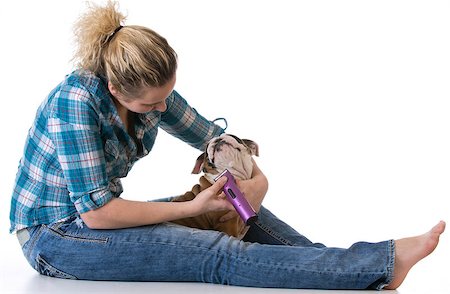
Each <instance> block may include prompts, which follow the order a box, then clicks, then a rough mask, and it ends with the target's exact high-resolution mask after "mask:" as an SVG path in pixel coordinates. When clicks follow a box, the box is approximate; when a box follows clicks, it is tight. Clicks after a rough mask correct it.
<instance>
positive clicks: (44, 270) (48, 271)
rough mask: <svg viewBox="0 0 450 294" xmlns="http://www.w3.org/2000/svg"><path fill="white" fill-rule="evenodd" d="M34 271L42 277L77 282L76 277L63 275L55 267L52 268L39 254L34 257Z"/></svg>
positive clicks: (63, 273)
mask: <svg viewBox="0 0 450 294" xmlns="http://www.w3.org/2000/svg"><path fill="white" fill-rule="evenodd" d="M36 270H37V271H38V272H39V273H40V274H41V275H44V276H49V277H54V278H60V279H70V280H77V277H75V276H73V275H70V274H68V273H65V272H63V271H61V270H59V269H57V268H56V267H54V266H52V265H51V264H50V263H48V262H47V261H46V260H45V259H44V258H43V257H42V256H41V255H39V254H38V255H37V257H36Z"/></svg>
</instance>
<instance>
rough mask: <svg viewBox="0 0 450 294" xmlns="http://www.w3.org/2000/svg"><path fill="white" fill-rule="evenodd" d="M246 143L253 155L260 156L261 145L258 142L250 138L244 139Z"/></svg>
mask: <svg viewBox="0 0 450 294" xmlns="http://www.w3.org/2000/svg"><path fill="white" fill-rule="evenodd" d="M242 141H243V142H244V143H245V145H246V146H247V147H248V148H250V151H251V153H252V155H256V156H259V147H258V144H256V143H255V142H253V141H252V140H249V139H242Z"/></svg>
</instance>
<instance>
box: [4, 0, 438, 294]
mask: <svg viewBox="0 0 450 294" xmlns="http://www.w3.org/2000/svg"><path fill="white" fill-rule="evenodd" d="M123 21H124V17H123V15H121V14H120V13H119V12H117V11H116V5H115V4H114V3H112V2H110V3H108V4H107V5H106V6H105V7H97V6H93V7H92V8H91V9H90V10H89V11H88V12H87V13H86V14H85V15H83V16H82V17H81V18H80V20H79V22H78V23H77V24H76V27H75V28H76V30H75V33H76V37H77V41H78V49H77V52H76V55H75V59H76V60H77V61H78V63H79V69H78V70H76V71H74V72H73V73H71V74H70V75H68V76H67V77H66V78H65V79H64V81H62V82H61V83H60V84H59V85H58V86H57V87H56V88H55V89H54V90H53V91H52V92H51V93H50V94H49V96H48V97H47V99H46V100H45V101H44V102H43V103H42V104H41V106H40V107H39V109H38V112H37V116H36V119H35V121H34V124H33V126H32V128H31V129H30V131H29V134H28V137H27V141H26V145H25V151H24V155H23V157H22V160H21V162H20V166H19V170H18V173H17V178H16V184H15V187H14V191H13V196H12V202H11V214H10V218H11V232H17V236H18V239H19V242H20V244H21V246H22V249H23V252H24V255H25V257H26V258H27V260H28V261H29V263H30V264H31V266H32V267H33V268H35V269H36V270H37V271H38V272H40V273H41V274H45V275H49V276H54V277H61V278H70V279H86V280H123V281H201V282H209V283H220V284H230V285H241V286H255V287H283V288H321V289H383V288H384V289H395V288H397V287H398V286H400V284H401V283H402V282H403V280H404V279H405V277H406V275H407V273H408V271H409V270H410V269H411V267H412V266H413V265H414V264H415V263H417V262H418V261H419V260H421V259H422V258H424V257H426V256H427V255H428V254H430V253H431V252H432V251H433V250H434V249H435V247H436V246H437V244H438V241H439V236H440V234H442V233H443V231H444V229H445V223H444V222H440V223H439V224H437V225H436V226H435V227H433V228H432V229H431V230H430V231H429V232H427V233H425V234H423V235H419V236H416V237H411V238H405V239H399V240H387V241H383V242H379V243H367V242H358V243H355V244H354V245H352V246H351V247H350V248H348V249H340V248H327V247H325V246H324V245H322V244H320V243H312V242H311V241H309V240H308V239H307V238H306V237H304V236H302V235H301V234H299V233H298V232H296V231H295V230H293V229H292V228H291V227H289V226H288V225H287V224H285V223H283V222H282V221H280V220H279V219H277V218H276V217H275V216H274V215H272V214H271V213H270V212H269V211H268V210H267V209H265V208H264V207H262V206H261V203H262V201H263V198H264V196H265V193H266V191H267V187H268V184H267V179H266V177H265V176H264V174H263V173H262V171H261V170H260V169H259V168H258V167H257V165H255V168H254V174H253V175H252V179H251V180H248V181H242V182H240V183H239V185H240V189H241V190H242V191H243V192H244V193H245V195H246V197H247V198H248V199H249V201H250V202H251V203H252V205H253V206H254V208H256V210H257V211H258V212H259V221H258V222H257V223H256V224H255V225H254V226H252V227H251V228H250V230H249V232H248V233H247V234H246V236H245V237H244V239H243V241H239V240H237V239H235V238H231V237H229V236H227V235H225V234H223V233H220V232H215V231H202V230H196V229H192V228H187V227H183V226H179V225H175V224H173V223H171V222H170V221H173V220H176V219H180V218H185V217H190V216H196V215H199V214H202V213H206V212H209V211H222V210H231V211H232V210H233V208H232V206H231V205H230V204H229V203H228V202H227V201H226V200H225V199H224V198H223V195H222V194H221V193H219V191H220V190H221V188H222V186H223V185H224V180H225V179H223V180H221V181H218V182H216V183H215V184H214V185H213V186H211V188H209V189H207V190H205V191H203V192H202V193H200V194H199V195H198V196H197V197H196V198H195V199H194V200H192V201H188V202H138V201H130V200H125V199H121V198H119V196H120V194H121V192H122V186H121V184H120V178H121V177H125V176H126V175H127V173H128V171H129V170H130V169H131V167H132V166H133V164H134V163H135V162H136V161H137V160H138V159H140V158H142V157H144V156H145V155H147V154H148V153H149V152H150V151H151V149H152V147H153V143H154V141H155V138H156V135H157V130H158V128H159V127H161V128H162V129H164V130H165V131H167V132H169V133H170V134H172V135H174V136H176V137H178V138H180V139H181V140H183V141H185V142H187V143H189V144H190V145H192V146H194V147H196V148H198V149H203V147H204V146H205V145H206V143H207V142H208V141H209V140H210V139H211V138H213V137H214V136H217V135H219V134H221V133H223V132H224V129H222V128H221V127H219V126H218V125H215V124H214V123H212V122H210V121H208V120H207V119H205V118H204V117H203V116H201V115H200V114H198V113H197V112H196V111H195V110H194V109H193V108H191V107H190V106H189V104H188V103H187V102H186V101H185V100H184V99H183V98H182V97H181V96H180V95H179V94H178V93H177V92H176V91H174V90H173V89H174V86H175V81H176V68H177V58H176V54H175V52H174V51H173V49H172V48H171V47H170V46H169V44H168V43H167V41H166V40H165V39H164V38H163V37H161V36H160V35H158V34H157V33H155V32H154V31H152V30H150V29H148V28H145V27H140V26H122V25H121V23H123ZM228 215H229V216H230V217H232V215H233V213H230V214H228Z"/></svg>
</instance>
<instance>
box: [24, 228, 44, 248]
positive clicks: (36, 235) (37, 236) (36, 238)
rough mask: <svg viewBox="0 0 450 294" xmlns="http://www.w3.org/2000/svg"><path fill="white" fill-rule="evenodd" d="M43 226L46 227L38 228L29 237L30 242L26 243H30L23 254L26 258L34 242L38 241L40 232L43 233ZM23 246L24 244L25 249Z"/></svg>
mask: <svg viewBox="0 0 450 294" xmlns="http://www.w3.org/2000/svg"><path fill="white" fill-rule="evenodd" d="M45 226H46V225H41V226H40V227H39V229H38V230H37V231H36V232H35V233H34V234H33V235H32V236H31V237H30V240H29V241H28V242H30V245H29V246H28V248H27V249H26V250H25V252H24V253H25V256H28V255H29V254H30V253H31V252H32V251H33V248H34V246H35V244H36V242H37V241H38V240H39V237H40V235H41V234H42V231H43V229H44V227H45ZM26 230H28V228H27V229H26ZM25 244H26V243H25ZM25 244H24V247H25Z"/></svg>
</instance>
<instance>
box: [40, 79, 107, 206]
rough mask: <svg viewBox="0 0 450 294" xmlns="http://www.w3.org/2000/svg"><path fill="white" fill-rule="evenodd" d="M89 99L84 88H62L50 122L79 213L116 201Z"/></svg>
mask: <svg viewBox="0 0 450 294" xmlns="http://www.w3.org/2000/svg"><path fill="white" fill-rule="evenodd" d="M89 95H90V94H89V92H88V91H86V90H84V89H83V88H82V87H72V86H65V87H62V88H61V90H60V92H59V95H57V96H55V98H57V99H54V100H53V101H54V105H53V107H52V110H51V115H50V118H49V119H48V121H47V124H48V125H47V128H48V131H49V135H50V138H51V140H52V142H53V144H54V145H55V150H56V155H57V158H58V161H59V164H60V165H61V170H62V172H63V175H64V178H65V180H66V183H67V189H68V190H69V195H70V199H71V201H72V202H73V203H74V205H75V207H76V209H77V211H78V212H79V213H84V212H87V211H89V210H93V209H96V208H99V207H101V206H103V205H104V204H106V203H107V202H108V201H109V200H110V199H111V198H112V197H113V195H112V193H111V191H110V190H109V188H108V175H107V173H106V162H105V156H104V151H103V143H102V139H101V136H100V133H99V123H98V114H97V113H96V112H95V110H94V108H93V107H91V105H89V99H88V97H89Z"/></svg>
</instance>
